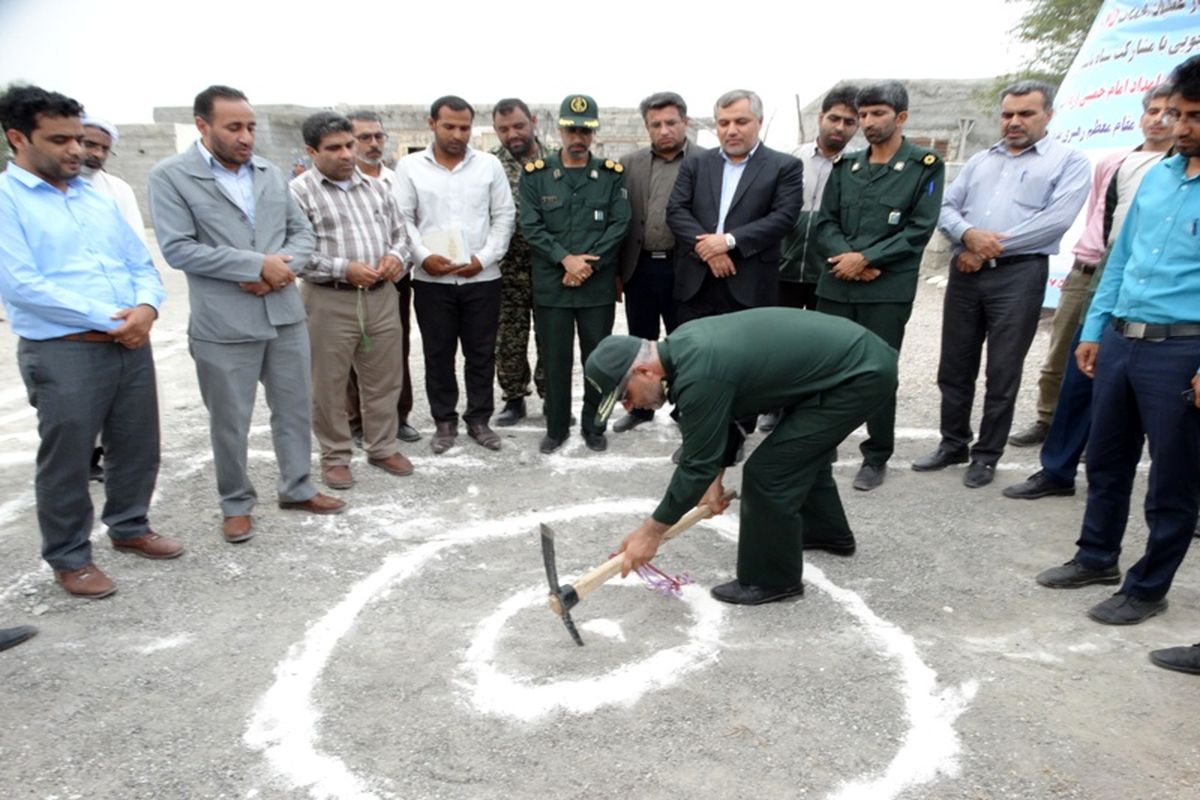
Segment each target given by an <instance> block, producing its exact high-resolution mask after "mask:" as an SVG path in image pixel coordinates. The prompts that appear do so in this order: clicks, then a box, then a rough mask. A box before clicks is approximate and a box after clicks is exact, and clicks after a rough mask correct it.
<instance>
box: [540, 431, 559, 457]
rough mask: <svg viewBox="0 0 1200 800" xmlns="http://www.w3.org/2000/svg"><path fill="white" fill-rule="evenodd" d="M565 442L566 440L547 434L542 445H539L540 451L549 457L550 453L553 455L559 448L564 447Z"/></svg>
mask: <svg viewBox="0 0 1200 800" xmlns="http://www.w3.org/2000/svg"><path fill="white" fill-rule="evenodd" d="M564 441H566V440H565V439H556V438H554V437H553V436H550V435H549V434H547V435H545V436H543V437H542V443H541V444H539V445H538V450H540V451H542V452H543V453H545V454H546V455H549V454H550V453H553V452H554V451H555V450H557V449H558V448H560V447H562V444H563V442H564Z"/></svg>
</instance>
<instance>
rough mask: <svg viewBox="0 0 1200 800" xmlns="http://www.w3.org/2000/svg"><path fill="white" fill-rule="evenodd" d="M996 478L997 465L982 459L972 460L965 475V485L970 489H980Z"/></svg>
mask: <svg viewBox="0 0 1200 800" xmlns="http://www.w3.org/2000/svg"><path fill="white" fill-rule="evenodd" d="M995 479H996V465H995V464H985V463H983V462H982V461H972V462H971V465H970V466H969V467H967V474H965V475H963V486H965V487H967V488H968V489H978V488H979V487H981V486H987V485H988V484H989V483H991V482H992V481H993V480H995Z"/></svg>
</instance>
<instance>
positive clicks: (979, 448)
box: [913, 80, 1091, 489]
mask: <svg viewBox="0 0 1200 800" xmlns="http://www.w3.org/2000/svg"><path fill="white" fill-rule="evenodd" d="M1053 115H1054V87H1052V86H1050V85H1049V84H1047V83H1044V82H1042V81H1029V80H1027V81H1020V82H1018V83H1014V84H1012V85H1011V86H1009V87H1007V88H1006V89H1004V91H1003V92H1002V93H1001V99H1000V130H1001V133H1002V135H1003V137H1004V138H1003V139H1002V140H1001V141H999V142H997V143H996V144H995V145H993V146H992V147H991V148H989V149H988V150H985V151H983V152H982V153H976V154H975V155H974V156H972V157H971V160H970V161H968V162H967V164H966V166H964V167H963V169H962V172H960V173H959V175H958V178H957V179H955V181H954V183H952V184H951V185H950V188H948V189H947V190H946V194H945V197H944V198H943V199H942V211H941V218H940V220H939V222H938V227H939V228H940V229H941V231H942V233H944V234H946V236H947V237H949V239H950V241H951V242H952V244H953V247H952V249H951V258H950V264H951V270H950V283H949V285H948V286H947V287H946V301H945V310H944V312H943V316H942V350H941V358H940V360H939V363H938V379H937V380H938V389H939V390H940V391H941V394H942V409H941V433H942V441H941V443H940V444H939V445H938V448H937V450H935V451H934V452H933V453H932V454H930V455H928V456H926V457H925V458H923V459H920V460H919V461H916V462H914V463H913V469H914V470H916V471H918V472H926V471H929V470H938V469H944V468H945V467H948V466H950V465H951V464H961V463H964V462H966V461H968V460H970V462H971V463H970V466H969V467H968V468H967V472H966V475H965V476H964V477H963V485H964V486H966V487H968V488H971V489H975V488H978V487H980V486H985V485H987V484H989V483H991V482H992V479H993V478H994V476H995V469H996V462H997V461H999V460H1000V456H1001V455H1002V454H1003V453H1004V444H1005V442H1006V441H1007V440H1008V431H1009V428H1011V427H1012V418H1013V408H1014V406H1015V404H1016V398H1017V390H1018V389H1019V388H1020V386H1021V370H1022V367H1023V366H1024V364H1025V354H1026V353H1028V352H1029V345H1030V344H1031V343H1032V342H1033V335H1034V333H1036V332H1037V323H1038V316H1039V314H1040V313H1041V308H1042V298H1043V296H1044V295H1045V291H1046V279H1047V277H1048V272H1049V256H1050V255H1052V254H1054V253H1057V252H1058V245H1059V242H1060V240H1061V239H1062V237H1063V234H1064V233H1066V232H1067V228H1069V227H1070V226H1071V223H1072V222H1073V221H1074V219H1075V216H1076V214H1078V213H1079V209H1080V208H1082V207H1083V202H1084V200H1086V199H1087V194H1088V188H1089V185H1090V184H1089V180H1090V178H1091V165H1090V164H1089V162H1088V160H1087V157H1086V156H1084V155H1083V154H1082V153H1080V152H1078V151H1076V150H1072V149H1071V148H1069V147H1067V146H1066V145H1063V144H1060V143H1058V142H1056V141H1054V140H1053V139H1050V138H1048V137H1047V136H1046V127H1047V126H1048V125H1049V124H1050V119H1051V117H1052V116H1053ZM985 341H986V343H987V356H988V357H987V381H986V385H987V388H986V390H985V395H984V401H983V417H982V419H981V420H980V423H979V438H978V439H976V440H975V442H974V445H972V441H971V440H972V432H971V407H972V405H973V404H974V401H975V378H976V376H978V374H979V364H980V361H981V358H982V355H983V347H984V342H985Z"/></svg>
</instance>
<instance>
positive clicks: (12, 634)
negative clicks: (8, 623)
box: [0, 625, 38, 650]
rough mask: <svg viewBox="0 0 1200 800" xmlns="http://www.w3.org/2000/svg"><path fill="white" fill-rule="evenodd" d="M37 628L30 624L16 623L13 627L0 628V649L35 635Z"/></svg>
mask: <svg viewBox="0 0 1200 800" xmlns="http://www.w3.org/2000/svg"><path fill="white" fill-rule="evenodd" d="M37 632H38V630H37V628H35V627H33V626H32V625H18V626H17V627H15V628H0V650H7V649H8V648H10V647H16V646H17V645H19V644H20V643H21V642H26V641H29V640H30V639H32V638H33V637H34V636H37Z"/></svg>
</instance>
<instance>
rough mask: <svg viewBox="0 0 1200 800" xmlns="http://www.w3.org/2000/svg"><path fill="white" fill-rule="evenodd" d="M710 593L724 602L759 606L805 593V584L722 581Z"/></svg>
mask: <svg viewBox="0 0 1200 800" xmlns="http://www.w3.org/2000/svg"><path fill="white" fill-rule="evenodd" d="M709 593H710V594H711V595H712V596H713V597H715V598H717V599H718V600H720V601H721V602H722V603H734V604H736V605H739V606H759V605H762V604H763V603H774V602H775V601H776V600H786V599H787V598H789V597H797V596H799V595H802V594H804V584H802V583H797V584H796V585H795V586H746V585H745V584H742V583H739V582H738V581H730V582H729V583H722V584H721V585H720V586H714V587H713V588H712V589H710V590H709Z"/></svg>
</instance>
